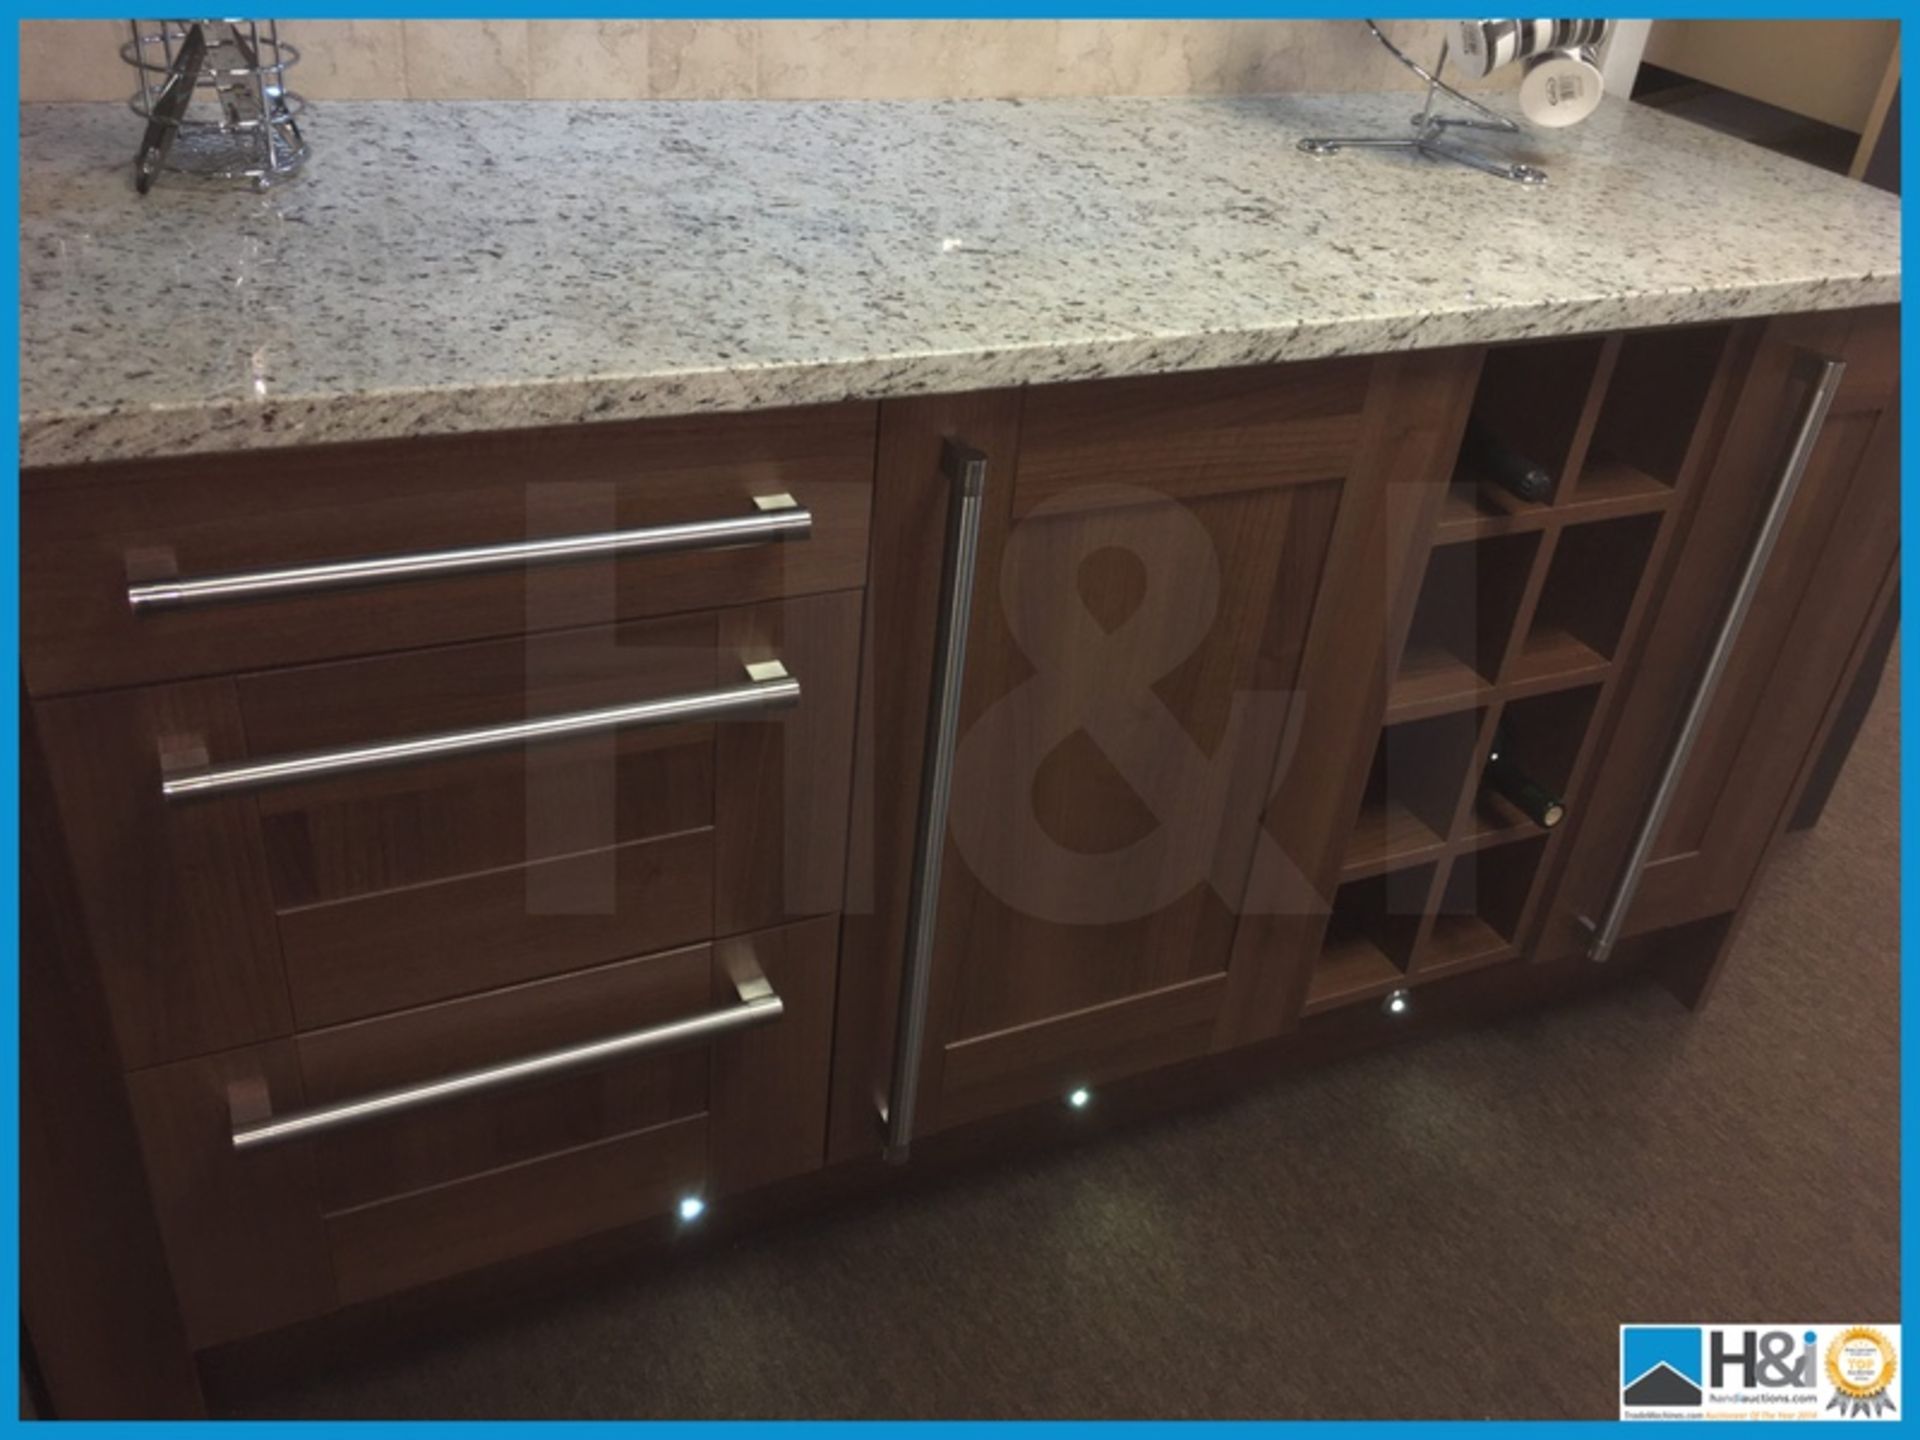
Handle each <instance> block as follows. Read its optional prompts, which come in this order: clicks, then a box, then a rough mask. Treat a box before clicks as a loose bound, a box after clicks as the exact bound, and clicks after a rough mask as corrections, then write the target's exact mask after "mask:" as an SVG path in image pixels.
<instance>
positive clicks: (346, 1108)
mask: <svg viewBox="0 0 1920 1440" xmlns="http://www.w3.org/2000/svg"><path fill="white" fill-rule="evenodd" d="M734 991H735V994H736V996H737V1001H736V1003H734V1004H731V1005H725V1006H722V1007H721V1008H719V1009H717V1010H706V1011H703V1012H701V1013H700V1014H698V1015H689V1016H687V1017H686V1018H685V1019H683V1020H669V1021H667V1022H666V1023H665V1024H663V1025H649V1026H647V1027H646V1028H645V1029H642V1030H623V1031H621V1032H620V1033H619V1034H617V1035H609V1036H607V1037H606V1038H605V1039H601V1040H590V1041H588V1042H587V1043H586V1044H584V1045H568V1046H566V1047H565V1048H563V1049H559V1050H543V1051H541V1052H540V1053H539V1054H536V1055H524V1056H522V1057H521V1058H520V1059H518V1060H509V1061H507V1062H505V1063H504V1064H501V1065H487V1066H483V1067H481V1068H480V1069H478V1070H463V1071H461V1072H459V1073H458V1074H455V1075H448V1076H444V1077H443V1078H441V1079H439V1080H429V1081H426V1082H425V1083H424V1084H420V1085H401V1086H396V1087H395V1088H393V1089H391V1090H377V1091H375V1092H374V1093H372V1094H370V1095H362V1096H359V1097H358V1098H357V1099H353V1100H342V1101H340V1102H339V1103H338V1104H334V1105H316V1106H313V1107H311V1108H309V1109H305V1110H291V1111H288V1112H287V1113H286V1114H284V1115H274V1116H269V1117H268V1118H267V1119H264V1120H257V1121H253V1122H251V1123H249V1124H245V1125H236V1126H234V1129H233V1148H234V1149H236V1150H258V1149H262V1148H264V1147H265V1146H268V1145H279V1144H282V1143H284V1142H286V1141H289V1140H302V1139H306V1138H307V1137H309V1136H313V1135H323V1134H326V1133H327V1132H329V1131H333V1130H344V1129H346V1128H348V1127H349V1126H352V1125H364V1124H366V1123H367V1122H368V1121H370V1120H384V1119H386V1118H388V1117H389V1116H393V1115H402V1114H405V1113H406V1112H407V1111H409V1110H419V1109H422V1108H424V1107H425V1106H428V1105H439V1104H442V1103H443V1102H445V1101H448V1100H458V1099H460V1098H462V1097H463V1096H467V1095H480V1094H485V1093H487V1092H488V1091H493V1090H504V1089H506V1088H507V1087H508V1086H512V1085H522V1084H526V1083H528V1082H530V1081H534V1080H546V1079H550V1078H552V1077H553V1076H556V1075H565V1074H568V1073H570V1072H572V1071H575V1070H583V1069H586V1068H588V1067H589V1066H593V1065H603V1064H606V1063H608V1062H610V1061H614V1060H625V1059H631V1058H632V1057H633V1056H636V1055H646V1054H651V1053H652V1052H654V1051H656V1050H667V1049H671V1048H673V1047H675V1046H680V1045H690V1044H692V1043H694V1042H695V1041H699V1040H711V1039H714V1038H715V1037H717V1036H720V1035H728V1034H731V1033H732V1032H733V1031H735V1030H745V1029H748V1028H749V1027H751V1026H754V1025H764V1024H766V1023H767V1022H768V1021H771V1020H778V1019H779V1018H780V1016H781V1014H782V1013H783V1012H784V1011H785V1009H786V1005H785V1002H783V1001H782V1000H781V998H780V997H779V995H778V994H776V993H775V992H774V988H773V986H772V985H771V984H769V983H768V981H767V978H766V976H764V975H761V974H759V973H758V972H755V973H754V974H752V975H749V976H747V977H746V978H743V979H736V980H735V981H734Z"/></svg>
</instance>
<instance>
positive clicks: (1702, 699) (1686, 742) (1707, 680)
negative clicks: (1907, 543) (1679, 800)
mask: <svg viewBox="0 0 1920 1440" xmlns="http://www.w3.org/2000/svg"><path fill="white" fill-rule="evenodd" d="M1816 363H1817V365H1818V369H1817V371H1816V373H1815V376H1814V381H1813V389H1812V391H1811V393H1810V394H1809V395H1808V396H1807V406H1806V409H1805V410H1803V411H1802V412H1801V415H1800V423H1799V426H1798V428H1797V429H1796V430H1795V431H1794V436H1793V446H1792V448H1791V449H1790V450H1788V452H1787V463H1786V465H1785V466H1784V467H1783V468H1782V470H1781V472H1780V479H1779V481H1778V483H1776V484H1775V486H1774V488H1773V499H1772V500H1770V501H1769V502H1768V504H1767V513H1766V518H1765V519H1764V520H1762V522H1761V524H1760V533H1759V535H1758V536H1756V537H1755V538H1754V542H1753V548H1752V549H1751V550H1750V551H1748V552H1747V563H1746V567H1745V569H1743V570H1742V571H1741V572H1740V583H1739V584H1738V585H1737V586H1736V587H1735V588H1734V592H1733V604H1732V605H1731V606H1729V607H1728V609H1727V614H1726V618H1725V619H1723V620H1722V621H1721V622H1720V630H1719V633H1718V634H1716V635H1715V636H1714V637H1713V649H1712V651H1711V652H1709V654H1708V656H1707V666H1706V669H1705V670H1704V671H1703V672H1702V673H1701V675H1700V683H1699V684H1698V685H1696V686H1695V687H1694V691H1693V698H1692V699H1691V700H1690V701H1689V702H1688V703H1687V713H1686V716H1685V718H1684V719H1682V720H1681V722H1680V733H1679V735H1678V737H1677V738H1676V739H1675V740H1674V742H1673V750H1672V751H1671V753H1669V754H1668V756H1667V763H1666V767H1665V768H1664V769H1663V770H1661V772H1660V780H1659V783H1658V784H1657V785H1655V787H1654V791H1653V803H1652V804H1651V805H1650V806H1648V807H1647V813H1646V815H1645V817H1644V818H1643V819H1642V820H1641V822H1640V831H1639V833H1638V834H1637V835H1635V836H1634V841H1633V849H1632V850H1631V851H1630V852H1628V855H1627V866H1626V869H1625V870H1624V871H1622V872H1621V875H1620V880H1619V883H1618V884H1617V885H1616V886H1615V888H1614V892H1613V898H1612V899H1611V900H1610V901H1608V902H1607V909H1606V913H1605V915H1604V916H1603V917H1602V918H1601V920H1600V921H1599V923H1598V924H1595V923H1594V922H1592V921H1590V920H1586V919H1585V918H1584V917H1582V923H1584V924H1587V925H1588V926H1589V927H1590V928H1591V929H1592V931H1593V940H1592V943H1590V944H1589V945H1588V947H1587V955H1588V957H1589V958H1590V959H1593V960H1596V961H1603V960H1605V959H1607V958H1608V956H1610V955H1611V954H1612V953H1613V947H1614V945H1615V944H1616V943H1617V942H1618V941H1619V939H1620V931H1621V928H1622V927H1623V926H1624V925H1625V924H1626V923H1627V913H1628V911H1630V910H1631V909H1632V908H1633V900H1634V896H1636V895H1637V894H1638V893H1639V891H1640V882H1641V879H1642V878H1643V877H1644V875H1645V873H1646V868H1647V862H1648V860H1650V859H1651V858H1652V857H1653V847H1654V844H1655V843H1656V842H1657V841H1658V840H1659V838H1660V829H1661V827H1662V826H1663V825H1665V824H1666V820H1667V811H1668V810H1669V809H1671V808H1672V805H1673V799H1674V796H1675V795H1676V794H1677V793H1678V792H1679V789H1680V778H1681V776H1682V775H1684V774H1685V773H1686V769H1687V761H1688V760H1689V759H1690V758H1691V757H1692V755H1693V747H1694V745H1695V743H1696V742H1697V741H1698V740H1699V738H1700V731H1701V729H1702V728H1703V727H1704V726H1705V724H1706V719H1707V712H1708V710H1709V709H1711V708H1712V705H1713V697H1714V693H1715V692H1716V691H1717V690H1719V688H1720V680H1721V677H1722V676H1723V675H1724V674H1725V673H1726V669H1727V662H1728V661H1729V660H1730V659H1732V658H1733V647H1734V645H1735V643H1736V642H1737V641H1738V640H1739V638H1740V629H1741V627H1742V626H1743V625H1745V624H1746V621H1747V612H1748V611H1749V610H1750V609H1752V608H1753V599H1754V596H1755V595H1757V594H1758V593H1759V591H1760V582H1761V580H1762V579H1763V578H1764V577H1765V575H1766V569H1767V561H1768V560H1769V559H1771V558H1772V556H1773V547H1774V545H1775V544H1776V543H1777V542H1778V541H1779V539H1780V532H1781V531H1782V530H1783V529H1785V528H1786V523H1787V513H1788V511H1790V510H1791V509H1792V508H1793V497H1794V495H1795V494H1796V493H1797V492H1798V491H1799V489H1800V481H1801V479H1802V478H1803V477H1804V476H1805V475H1806V473H1807V464H1808V462H1809V461H1810V460H1812V459H1813V450H1814V446H1815V445H1817V444H1818V443H1819V441H1820V431H1821V429H1822V428H1823V427H1824V426H1825V425H1826V423H1827V412H1828V411H1829V410H1831V409H1832V408H1833V397H1834V395H1835V394H1836V393H1838V391H1839V389H1840V377H1841V376H1843V375H1844V374H1846V370H1847V362H1846V361H1844V360H1828V359H1819V360H1818V361H1817V362H1816Z"/></svg>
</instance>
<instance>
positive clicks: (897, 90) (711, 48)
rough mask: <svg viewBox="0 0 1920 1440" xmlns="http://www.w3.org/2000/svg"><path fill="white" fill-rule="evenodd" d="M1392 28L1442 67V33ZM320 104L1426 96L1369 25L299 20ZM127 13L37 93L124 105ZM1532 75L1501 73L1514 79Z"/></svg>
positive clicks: (58, 36)
mask: <svg viewBox="0 0 1920 1440" xmlns="http://www.w3.org/2000/svg"><path fill="white" fill-rule="evenodd" d="M1387 30H1388V33H1389V34H1390V35H1392V36H1393V37H1394V39H1395V40H1396V41H1398V42H1399V43H1400V44H1401V45H1402V46H1404V47H1405V48H1406V49H1407V50H1409V51H1410V52H1411V53H1412V54H1413V55H1414V56H1415V57H1416V58H1417V59H1419V60H1421V61H1422V62H1423V63H1431V61H1432V59H1433V55H1434V53H1435V50H1436V48H1437V45H1438V40H1439V35H1440V27H1439V25H1438V24H1436V23H1435V22H1432V21H1412V20H1400V21H1394V22H1392V23H1391V24H1390V25H1389V26H1388V27H1387ZM286 32H287V34H288V36H289V37H290V38H291V39H293V41H294V42H295V43H296V44H298V45H300V46H301V47H302V50H303V62H302V64H301V66H300V68H299V69H297V70H295V71H294V72H293V75H292V80H293V85H294V88H295V89H297V90H300V91H302V92H303V93H305V94H307V95H309V96H311V97H314V98H317V99H329V98H347V97H352V98H362V99H385V98H399V97H403V96H409V95H411V96H413V97H416V98H420V99H432V98H439V97H479V98H489V99H519V98H522V97H526V96H537V97H540V98H543V99H544V98H555V99H558V98H572V99H625V98H637V97H641V96H657V97H660V98H663V99H728V98H744V97H749V96H753V95H765V96H768V97H771V98H804V99H819V98H827V99H837V98H855V99H857V98H899V97H905V98H933V97H942V96H953V97H963V98H971V97H979V96H1021V95H1032V96H1043V95H1188V94H1199V95H1229V94H1246V93H1251V92H1279V91H1296V90H1379V89H1387V88H1404V89H1411V88H1413V87H1414V86H1416V85H1417V83H1418V82H1417V81H1415V80H1414V78H1413V77H1412V76H1411V75H1409V74H1408V73H1407V72H1406V71H1405V70H1403V69H1401V68H1400V66H1399V65H1397V64H1396V63H1395V62H1394V61H1393V59H1392V57H1390V56H1389V55H1388V54H1387V53H1386V52H1385V51H1384V50H1382V49H1381V48H1380V47H1379V46H1378V45H1377V44H1376V43H1375V42H1374V40H1373V37H1372V36H1370V35H1369V34H1367V32H1366V29H1365V27H1364V26H1362V25H1361V24H1360V22H1358V21H1357V20H1337V21H1326V20H1298V21H1284V20H1278V21H1253V20H1235V21H1209V20H1195V21H1163V20H1154V21H1140V20H1067V21H1053V20H1004V21H1003V20H914V21H885V20H848V21H795V20H776V21H738V20H645V21H635V20H622V21H600V20H559V21H535V22H527V21H463V20H419V21H405V22H401V21H365V20H345V21H289V22H287V26H286ZM122 34H123V32H122V30H121V28H120V22H117V21H107V20H87V21H28V22H26V23H24V24H23V25H22V26H21V47H20V72H21V76H20V79H21V94H22V97H23V98H24V99H27V100H106V99H115V100H117V99H122V98H124V97H125V96H126V95H127V94H128V93H130V92H131V90H132V88H133V85H132V80H131V77H130V75H129V74H128V72H127V71H126V68H125V67H124V66H123V65H121V64H120V62H119V59H118V54H117V47H118V45H119V42H120V39H121V38H122ZM1517 74H1518V71H1517V70H1515V69H1512V68H1509V69H1508V70H1507V71H1504V72H1502V73H1501V74H1500V75H1498V76H1496V77H1495V78H1494V80H1493V81H1492V82H1482V83H1491V84H1492V85H1493V86H1495V87H1497V88H1505V87H1508V86H1511V85H1512V84H1514V83H1515V80H1516V77H1517Z"/></svg>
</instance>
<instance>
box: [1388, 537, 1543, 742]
mask: <svg viewBox="0 0 1920 1440" xmlns="http://www.w3.org/2000/svg"><path fill="white" fill-rule="evenodd" d="M1539 544H1540V537H1539V536H1538V535H1502V536H1496V537H1494V538H1491V539H1485V540H1469V541H1462V542H1460V543H1457V544H1446V545H1436V546H1434V547H1433V550H1432V552H1431V555H1430V556H1429V558H1428V561H1427V573H1426V576H1425V578H1424V579H1423V580H1422V581H1421V584H1420V594H1419V598H1418V599H1417V600H1416V601H1415V604H1414V611H1413V620H1412V623H1411V625H1410V627H1409V629H1408V632H1407V643H1406V646H1405V647H1404V649H1403V650H1402V652H1401V656H1400V668H1399V670H1398V671H1397V673H1396V674H1395V676H1394V682H1393V690H1392V693H1391V694H1390V695H1389V697H1388V702H1387V703H1388V709H1389V710H1390V711H1394V710H1401V709H1405V708H1408V707H1418V706H1428V705H1440V706H1444V707H1448V708H1460V707H1461V706H1464V705H1471V704H1473V703H1476V701H1477V697H1478V696H1479V695H1480V694H1481V692H1483V691H1484V690H1486V689H1487V688H1488V687H1489V686H1491V685H1492V684H1493V682H1494V681H1495V680H1496V679H1498V678H1499V675H1500V665H1501V661H1502V660H1503V659H1504V658H1505V653H1506V647H1507V642H1508V639H1509V637H1510V636H1511V634H1512V632H1513V624H1514V620H1515V617H1516V616H1517V614H1518V612H1519V608H1520V597H1521V595H1522V593H1523V592H1524V591H1525V590H1526V587H1527V574H1528V571H1529V570H1530V569H1531V567H1532V565H1533V559H1534V553H1535V551H1536V549H1537V548H1538V546H1539Z"/></svg>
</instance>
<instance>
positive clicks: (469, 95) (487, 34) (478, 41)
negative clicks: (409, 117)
mask: <svg viewBox="0 0 1920 1440" xmlns="http://www.w3.org/2000/svg"><path fill="white" fill-rule="evenodd" d="M401 23H402V24H403V25H404V27H405V30H406V60H407V93H408V94H409V95H411V96H412V97H413V98H415V99H416V100H524V99H525V98H526V96H527V22H526V21H525V20H406V21H403V22H401Z"/></svg>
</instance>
